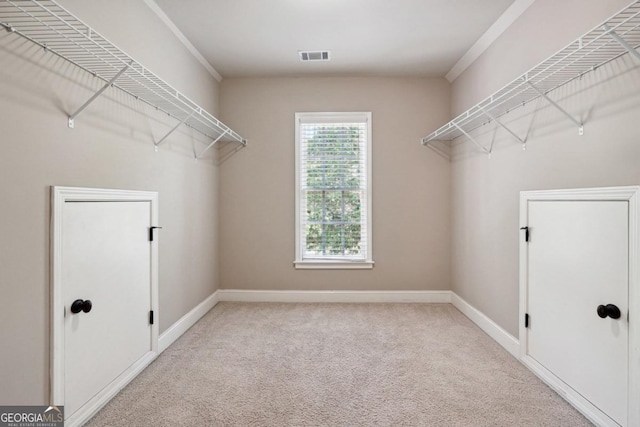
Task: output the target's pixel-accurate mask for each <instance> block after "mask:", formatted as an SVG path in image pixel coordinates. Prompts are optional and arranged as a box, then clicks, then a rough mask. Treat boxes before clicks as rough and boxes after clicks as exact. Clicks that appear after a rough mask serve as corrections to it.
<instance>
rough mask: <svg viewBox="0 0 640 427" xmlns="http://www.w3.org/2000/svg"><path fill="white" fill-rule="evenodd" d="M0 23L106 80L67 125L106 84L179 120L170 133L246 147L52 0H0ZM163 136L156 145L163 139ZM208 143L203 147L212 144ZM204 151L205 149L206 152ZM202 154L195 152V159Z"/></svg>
mask: <svg viewBox="0 0 640 427" xmlns="http://www.w3.org/2000/svg"><path fill="white" fill-rule="evenodd" d="M0 26H2V27H4V29H6V30H7V31H9V32H11V33H14V34H17V35H19V36H21V37H24V38H25V39H27V40H30V41H32V42H33V43H35V44H37V45H39V46H41V47H42V48H44V49H46V50H47V51H49V52H51V53H53V54H55V55H58V56H59V57H61V58H63V59H65V60H67V61H69V62H71V63H72V64H74V65H76V66H78V67H80V68H81V69H83V70H85V71H87V72H89V73H91V74H92V75H94V76H96V77H98V78H100V79H101V80H103V81H104V82H105V83H106V84H105V86H104V87H103V88H102V89H101V90H100V91H98V93H96V94H95V95H94V96H93V97H92V98H91V99H89V100H88V101H87V102H86V103H85V105H83V106H82V107H80V109H79V110H78V111H76V112H75V113H74V114H73V115H71V116H70V117H69V126H70V127H73V122H74V119H75V118H76V116H77V115H79V114H80V113H81V112H82V111H83V110H84V108H86V107H87V106H88V105H89V104H90V103H91V102H92V101H93V100H94V99H95V98H97V97H98V96H100V94H101V93H102V92H103V91H104V90H105V89H107V88H108V87H110V86H114V87H117V88H118V89H120V90H122V91H124V92H126V93H128V94H130V95H131V96H133V97H135V98H136V99H139V100H140V101H143V102H144V103H146V104H148V105H150V106H152V107H154V108H156V109H157V110H159V111H161V112H163V113H165V114H167V115H169V116H171V117H173V118H175V119H176V120H178V124H177V125H176V127H174V128H173V129H172V130H171V132H169V134H171V133H173V131H175V130H176V129H177V128H178V127H179V126H180V125H181V124H184V125H186V126H188V127H190V128H192V129H194V130H196V131H198V132H200V133H201V134H203V135H205V136H207V137H208V138H211V139H213V143H215V142H218V141H223V142H237V143H240V144H243V145H246V143H247V141H246V139H244V138H242V137H241V136H240V135H238V134H237V133H236V132H235V131H233V130H232V129H230V128H229V127H228V126H226V125H225V124H224V123H222V122H221V121H220V120H218V119H216V118H215V117H214V116H213V115H211V114H209V113H208V112H207V111H205V110H204V109H203V108H202V107H200V106H199V105H198V104H196V103H195V102H193V101H191V100H190V99H189V98H187V97H186V96H185V95H183V94H182V93H180V92H179V91H178V90H176V89H174V88H173V87H172V86H171V85H169V84H168V83H166V82H165V81H164V80H162V79H161V78H160V77H158V76H156V75H155V74H153V73H152V72H151V71H149V70H148V69H146V68H145V67H144V66H143V65H142V64H140V63H138V62H136V61H135V60H134V59H133V58H131V57H130V56H129V55H127V54H126V53H124V52H123V51H122V50H120V49H119V48H117V47H116V46H115V45H113V44H112V43H111V42H109V41H108V40H107V39H106V38H104V37H102V36H101V35H100V34H98V33H97V32H96V31H94V30H93V29H92V28H91V27H89V26H88V25H86V24H85V23H83V22H82V21H81V20H80V19H78V18H76V17H75V16H74V15H72V14H71V13H70V12H68V11H67V10H66V9H64V8H63V7H62V6H60V5H59V4H58V3H56V2H55V1H54V0H0ZM169 134H167V135H166V136H165V137H164V138H162V139H161V140H160V141H159V142H156V143H155V144H156V147H157V146H158V145H160V143H162V142H163V141H164V140H165V138H166V137H168V136H169ZM213 143H212V144H211V145H210V146H209V147H207V149H209V148H211V146H212V145H213ZM205 151H206V150H205ZM203 154H204V152H202V153H200V155H198V156H197V157H200V156H202V155H203Z"/></svg>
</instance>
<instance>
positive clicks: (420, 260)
mask: <svg viewBox="0 0 640 427" xmlns="http://www.w3.org/2000/svg"><path fill="white" fill-rule="evenodd" d="M220 105H221V117H222V119H223V120H224V121H225V122H227V123H228V124H229V125H230V126H232V127H235V128H237V129H238V130H239V131H240V132H241V133H242V134H243V136H245V137H246V138H248V139H249V146H248V147H247V148H246V149H244V150H241V151H240V152H238V153H236V154H235V155H234V156H233V157H231V158H230V159H229V160H227V161H226V162H225V163H223V164H222V165H221V167H220V239H221V240H220V247H221V252H220V274H221V276H220V286H221V287H222V288H234V289H300V290H306V289H313V290H403V289H406V290H415V289H420V290H422V289H449V272H450V261H449V244H450V243H449V242H450V227H449V221H450V209H449V194H450V189H449V164H448V162H446V161H445V160H444V159H442V158H441V157H439V156H437V155H435V154H434V153H433V152H431V151H430V150H426V149H425V148H423V147H422V146H421V145H420V143H419V138H420V137H421V136H424V134H426V132H427V130H428V129H431V128H433V127H435V126H437V125H439V124H440V123H442V122H444V121H446V120H447V119H448V111H449V84H448V83H447V82H446V80H444V79H410V78H265V79H250V78H247V79H225V80H223V82H222V84H221V89H220ZM302 111H371V112H372V120H373V257H374V261H375V263H376V265H375V268H374V269H373V270H358V271H344V270H340V271H338V270H334V271H326V270H323V271H320V270H313V271H309V270H306V271H301V270H295V269H294V267H293V260H294V113H295V112H302Z"/></svg>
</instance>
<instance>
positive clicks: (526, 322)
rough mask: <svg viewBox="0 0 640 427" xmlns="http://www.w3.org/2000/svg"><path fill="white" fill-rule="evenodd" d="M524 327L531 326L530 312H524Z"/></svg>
mask: <svg viewBox="0 0 640 427" xmlns="http://www.w3.org/2000/svg"><path fill="white" fill-rule="evenodd" d="M524 327H525V328H528V327H529V313H525V314H524Z"/></svg>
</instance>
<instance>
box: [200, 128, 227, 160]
mask: <svg viewBox="0 0 640 427" xmlns="http://www.w3.org/2000/svg"><path fill="white" fill-rule="evenodd" d="M227 133H229V129H226V130H225V131H224V132H222V133H221V134H220V136H219V137H217V138H216V139H214V140H213V141H212V142H211V144H209V145H207V148H205V149H204V150H202V153H200V154H198V155H197V156H196V160H197V159H201V158H202V156H204V153H206V152H207V151H209V149H210V148H211V147H213V146H214V145H215V144H216V142H218V141H220V140H221V139H222V137H223V136H225V135H226V134H227Z"/></svg>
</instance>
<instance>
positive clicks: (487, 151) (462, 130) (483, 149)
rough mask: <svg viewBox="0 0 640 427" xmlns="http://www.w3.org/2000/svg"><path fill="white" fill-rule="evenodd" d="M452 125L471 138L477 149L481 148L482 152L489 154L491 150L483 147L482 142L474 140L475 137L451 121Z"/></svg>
mask: <svg viewBox="0 0 640 427" xmlns="http://www.w3.org/2000/svg"><path fill="white" fill-rule="evenodd" d="M453 125H454V126H455V127H456V128H457V129H458V130H459V131H460V132H462V133H463V134H464V135H465V136H466V137H467V138H469V140H471V142H473V143H474V144H475V145H476V146H477V147H478V148H479V149H481V150H482V151H483V152H484V153H486V154H488V155H491V151H489V150H487V149H486V148H484V146H483V145H482V144H480V143H479V142H478V141H476V139H475V138H474V137H472V136H471V135H469V134H468V133H467V132H465V130H464V129H462V128H461V127H460V126H458V125H457V124H456V123H455V122H454V123H453Z"/></svg>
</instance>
